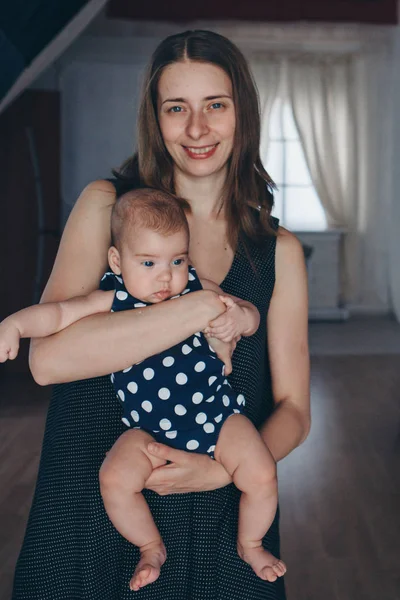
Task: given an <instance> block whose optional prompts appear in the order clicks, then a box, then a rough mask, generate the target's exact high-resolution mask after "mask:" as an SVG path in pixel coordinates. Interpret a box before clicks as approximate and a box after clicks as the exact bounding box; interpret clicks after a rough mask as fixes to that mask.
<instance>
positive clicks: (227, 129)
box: [158, 61, 235, 177]
mask: <svg viewBox="0 0 400 600" xmlns="http://www.w3.org/2000/svg"><path fill="white" fill-rule="evenodd" d="M158 117H159V123H160V128H161V134H162V137H163V139H164V143H165V145H166V148H167V150H168V152H169V154H170V155H171V157H172V159H173V161H174V163H175V168H176V169H178V171H180V172H181V174H183V175H186V176H189V177H208V176H211V175H214V174H216V173H218V172H220V171H221V170H222V169H224V168H225V167H226V164H227V161H228V159H229V157H230V155H231V153H232V148H233V139H234V134H235V106H234V103H233V96H232V83H231V80H230V78H229V77H228V75H227V74H226V73H225V71H223V70H222V69H221V68H220V67H217V66H216V65H213V64H211V63H200V62H194V61H185V62H178V63H174V64H172V65H170V66H168V67H166V68H165V69H164V71H163V73H162V75H161V77H160V81H159V85H158Z"/></svg>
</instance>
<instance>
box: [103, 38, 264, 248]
mask: <svg viewBox="0 0 400 600" xmlns="http://www.w3.org/2000/svg"><path fill="white" fill-rule="evenodd" d="M184 60H192V61H198V62H203V63H210V64H213V65H216V66H218V67H220V68H221V69H223V71H225V73H226V74H227V75H228V77H229V78H230V80H231V82H232V89H233V101H234V105H235V112H236V129H235V137H234V143H233V151H232V155H231V157H230V159H229V163H228V174H227V179H226V182H225V186H224V190H223V196H222V198H221V207H222V206H224V209H225V214H226V219H227V223H228V239H229V243H230V244H231V246H232V248H234V249H235V248H236V246H237V242H238V239H239V238H241V239H242V240H243V242H244V244H245V246H246V240H251V241H252V242H254V243H256V244H257V245H258V244H260V243H262V242H263V241H264V240H265V235H266V234H270V235H275V231H274V229H273V228H272V227H271V224H270V214H271V210H272V207H273V195H272V190H273V189H274V187H275V184H274V182H273V181H272V179H271V178H270V176H269V175H268V173H267V172H266V171H265V169H264V167H263V165H262V162H261V159H260V154H259V146H260V128H261V127H260V113H259V104H258V95H257V90H256V86H255V83H254V81H253V78H252V76H251V73H250V70H249V67H248V65H247V62H246V59H245V58H244V56H243V54H242V53H241V52H240V50H239V49H238V48H237V47H236V46H235V45H234V44H233V43H232V42H231V41H230V40H228V39H227V38H225V37H223V36H221V35H219V34H217V33H214V32H211V31H202V30H194V31H186V32H184V33H179V34H176V35H172V36H169V37H167V38H166V39H165V40H164V41H162V42H161V43H160V44H159V46H158V47H157V48H156V50H155V52H154V54H153V56H152V58H151V61H150V64H149V67H148V69H147V73H146V76H145V80H144V85H143V92H142V98H141V103H140V109H139V113H138V145H137V152H136V154H134V155H133V156H132V157H131V158H130V159H128V160H127V161H126V162H125V163H124V164H123V165H122V167H121V168H120V170H119V171H115V172H114V174H115V175H116V176H117V177H119V178H121V179H123V180H125V181H126V182H128V181H130V182H131V183H132V185H133V186H146V187H153V188H157V189H161V190H164V191H166V192H169V193H173V194H175V188H174V163H173V160H172V158H171V156H170V155H169V153H168V151H167V149H166V147H165V144H164V141H163V138H162V135H161V130H160V126H159V122H158V109H157V102H158V82H159V80H160V77H161V75H162V72H163V70H164V69H165V68H166V67H167V66H168V65H171V64H173V63H176V62H180V61H184Z"/></svg>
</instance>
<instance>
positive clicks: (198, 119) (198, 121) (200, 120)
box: [187, 111, 208, 140]
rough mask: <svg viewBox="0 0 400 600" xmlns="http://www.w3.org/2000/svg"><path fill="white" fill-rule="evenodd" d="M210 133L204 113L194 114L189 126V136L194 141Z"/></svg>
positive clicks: (196, 112) (197, 112)
mask: <svg viewBox="0 0 400 600" xmlns="http://www.w3.org/2000/svg"><path fill="white" fill-rule="evenodd" d="M206 133H208V125H207V116H206V115H205V114H204V112H203V111H195V112H192V113H191V115H190V118H189V121H188V125H187V134H188V136H189V137H191V138H192V139H194V140H198V139H199V138H201V136H202V135H204V134H206Z"/></svg>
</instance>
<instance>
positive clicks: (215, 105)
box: [211, 102, 224, 108]
mask: <svg viewBox="0 0 400 600" xmlns="http://www.w3.org/2000/svg"><path fill="white" fill-rule="evenodd" d="M223 106H224V105H223V104H222V102H214V103H213V104H211V108H222V107H223Z"/></svg>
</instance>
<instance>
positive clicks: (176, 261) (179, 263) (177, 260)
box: [172, 258, 183, 266]
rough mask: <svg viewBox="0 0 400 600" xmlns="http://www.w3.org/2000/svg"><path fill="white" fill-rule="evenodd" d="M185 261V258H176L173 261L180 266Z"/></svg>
mask: <svg viewBox="0 0 400 600" xmlns="http://www.w3.org/2000/svg"><path fill="white" fill-rule="evenodd" d="M182 263H183V258H176V259H175V260H174V261H172V264H173V265H176V266H179V265H181V264H182Z"/></svg>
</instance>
